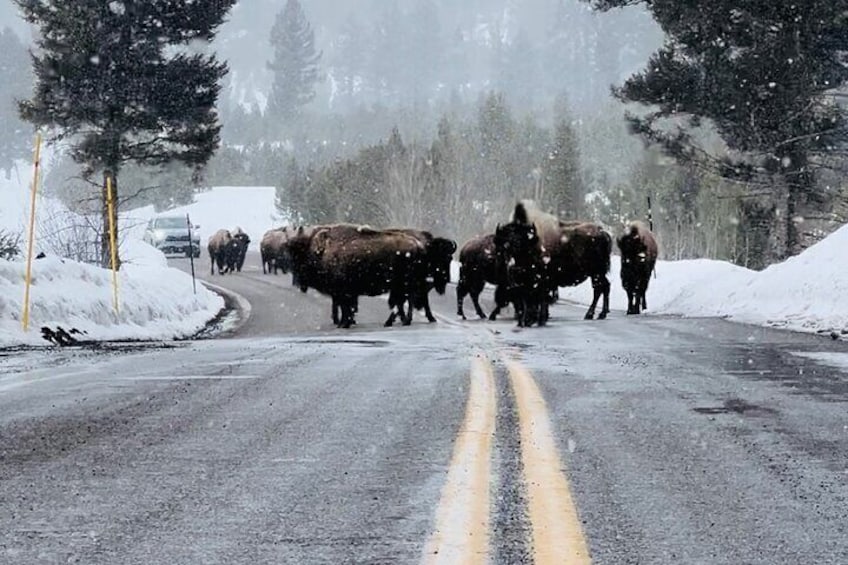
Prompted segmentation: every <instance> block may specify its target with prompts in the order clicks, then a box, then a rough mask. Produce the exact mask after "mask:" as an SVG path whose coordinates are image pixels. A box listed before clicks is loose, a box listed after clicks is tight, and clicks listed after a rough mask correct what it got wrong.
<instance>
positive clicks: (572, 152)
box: [540, 101, 585, 220]
mask: <svg viewBox="0 0 848 565" xmlns="http://www.w3.org/2000/svg"><path fill="white" fill-rule="evenodd" d="M558 106H559V108H558V109H557V112H556V114H557V117H556V124H555V125H554V135H553V142H552V143H551V149H550V152H549V153H548V156H547V159H546V160H545V162H544V164H543V176H542V180H543V182H544V183H545V190H544V198H542V199H540V200H541V201H542V203H543V204H544V206H545V208H550V209H552V210H554V213H555V214H556V215H557V216H559V217H560V218H563V219H569V220H576V219H578V218H581V217H582V214H583V208H584V205H583V202H584V198H585V190H584V187H583V179H582V178H581V173H580V149H579V146H578V143H577V134H576V133H575V131H574V128H573V126H572V118H571V115H570V113H569V112H568V108H567V106H566V105H565V103H564V102H563V101H560V102H559V103H558Z"/></svg>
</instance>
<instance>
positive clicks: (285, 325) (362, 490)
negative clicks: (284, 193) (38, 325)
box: [0, 256, 848, 564]
mask: <svg viewBox="0 0 848 565" xmlns="http://www.w3.org/2000/svg"><path fill="white" fill-rule="evenodd" d="M173 263H174V264H177V265H179V266H180V267H181V268H184V267H185V266H186V264H185V262H184V261H179V260H177V261H173ZM258 263H259V262H258V258H256V257H255V256H252V257H251V258H249V259H248V264H247V269H246V270H245V271H244V272H243V273H241V274H237V275H228V276H225V277H219V276H217V275H216V276H214V277H210V276H209V275H208V264H207V263H205V262H204V260H203V259H201V261H200V263H199V265H198V273H201V272H202V273H203V274H202V276H203V277H205V278H207V279H210V280H213V282H215V283H216V284H218V285H221V286H223V287H226V288H229V289H230V290H231V291H234V292H235V293H238V295H240V296H241V297H243V298H244V299H246V300H247V301H248V302H249V303H250V305H251V312H250V317H249V318H248V319H247V321H246V322H245V323H244V324H243V325H242V326H241V327H240V328H239V329H237V330H236V331H234V332H233V335H232V336H231V337H230V338H228V339H218V340H202V341H196V342H181V343H175V344H168V347H154V346H152V345H151V346H145V345H138V346H129V345H128V346H121V347H117V348H115V349H105V350H97V351H95V350H80V349H71V348H68V349H64V350H50V351H17V352H5V353H3V354H2V355H0V563H6V562H8V563H39V564H40V563H186V564H188V563H421V562H427V563H436V562H439V563H458V562H468V563H485V562H491V563H533V562H536V563H587V562H590V561H591V562H595V563H610V564H617V563H709V564H712V563H727V564H731V563H733V564H736V563H763V564H766V563H768V564H773V563H817V564H818V563H846V562H848V531H846V530H848V409H846V408H848V373H846V372H845V371H846V370H848V369H844V368H841V367H848V347H846V344H845V343H843V342H841V341H832V340H830V339H829V338H823V337H820V336H810V335H801V334H795V333H791V332H783V331H777V330H769V329H763V328H757V327H752V326H745V325H739V324H731V323H728V322H725V321H722V320H713V319H688V320H687V319H677V318H669V317H659V316H642V317H638V318H636V317H629V318H628V317H625V316H624V315H623V314H622V313H620V312H613V313H612V315H611V317H610V319H608V320H606V321H603V322H599V321H594V322H591V321H590V322H587V321H583V320H582V319H581V318H582V309H578V308H573V307H570V306H566V305H557V306H556V307H554V309H553V312H552V314H553V320H552V323H551V326H550V327H548V328H542V329H538V328H531V329H526V330H521V331H518V330H516V329H515V328H514V327H513V323H512V322H510V321H509V320H504V321H499V322H497V323H490V322H481V321H477V320H469V321H467V322H462V321H459V320H457V319H456V317H455V315H454V311H455V303H454V299H453V296H452V290H453V289H449V292H448V296H445V297H439V298H436V299H434V300H433V305H434V309H435V310H436V312H437V315H438V317H439V319H440V322H439V323H436V324H427V323H426V322H425V321H424V319H423V315H421V313H418V314H417V315H416V319H415V321H414V322H413V325H412V326H411V327H396V328H390V329H385V328H383V327H382V322H383V320H384V319H385V317H386V315H387V308H386V306H385V302H384V301H383V300H382V299H380V298H374V299H364V300H363V301H362V302H361V304H360V312H359V314H358V317H357V319H358V322H359V323H358V325H357V326H356V327H355V328H353V329H351V330H337V329H335V328H334V327H333V326H332V323H331V322H330V309H329V301H328V300H327V299H326V298H324V297H321V296H319V295H315V294H313V293H312V292H310V293H308V294H305V295H304V294H302V293H301V292H300V291H298V290H296V289H294V288H292V287H291V285H290V279H289V277H287V276H282V275H279V276H277V277H274V276H270V275H262V273H261V269H260V268H259V267H258ZM620 291H621V290H620V288H619V287H618V285H617V281H615V283H614V290H613V292H620ZM586 292H587V293H589V292H590V290H589V289H587V290H586ZM490 304H491V301H490V299H486V300H484V307H489V306H490ZM469 306H470V305H467V309H468V307H469Z"/></svg>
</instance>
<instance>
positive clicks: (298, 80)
mask: <svg viewBox="0 0 848 565" xmlns="http://www.w3.org/2000/svg"><path fill="white" fill-rule="evenodd" d="M271 46H272V47H273V49H274V58H273V60H272V61H271V62H269V63H268V68H269V69H271V71H272V72H273V74H274V78H273V84H272V85H271V95H270V98H269V101H268V106H269V111H270V113H271V114H272V115H274V116H278V117H280V118H282V119H283V120H291V119H293V118H295V117H297V116H299V114H300V112H301V110H302V108H303V107H304V106H305V105H306V104H308V103H309V102H311V101H312V100H313V98H315V85H316V84H317V83H318V80H319V74H318V62H319V61H320V60H321V53H320V52H316V51H315V33H314V32H313V31H312V26H311V25H310V24H309V21H308V20H307V19H306V14H304V12H303V7H302V6H301V5H300V2H298V0H288V1H287V2H286V7H285V8H284V9H283V10H282V11H281V12H280V13H279V14H277V18H276V20H275V21H274V27H273V28H272V29H271Z"/></svg>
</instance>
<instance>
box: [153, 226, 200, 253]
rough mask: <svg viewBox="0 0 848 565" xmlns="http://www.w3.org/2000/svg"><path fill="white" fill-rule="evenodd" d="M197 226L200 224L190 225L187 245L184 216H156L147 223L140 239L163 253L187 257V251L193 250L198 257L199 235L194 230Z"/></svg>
mask: <svg viewBox="0 0 848 565" xmlns="http://www.w3.org/2000/svg"><path fill="white" fill-rule="evenodd" d="M198 228H200V226H192V228H191V245H189V238H188V234H189V230H188V223H187V221H186V217H185V216H158V217H156V218H153V219H152V220H150V221H149V222H148V223H147V229H145V230H144V237H143V238H142V239H143V240H144V241H145V242H147V243H149V244H150V245H152V246H153V247H155V248H156V249H159V250H160V251H162V253H164V254H165V255H169V254H179V255H185V256H186V257H188V256H189V253H190V252H193V253H194V256H195V257H200V236H199V235H198V233H197V231H196V230H197V229H198Z"/></svg>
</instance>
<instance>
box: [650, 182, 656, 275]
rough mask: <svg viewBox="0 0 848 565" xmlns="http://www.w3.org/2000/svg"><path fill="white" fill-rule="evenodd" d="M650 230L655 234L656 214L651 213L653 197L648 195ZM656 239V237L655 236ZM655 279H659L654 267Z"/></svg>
mask: <svg viewBox="0 0 848 565" xmlns="http://www.w3.org/2000/svg"><path fill="white" fill-rule="evenodd" d="M648 229H649V230H651V233H653V232H654V214H653V212H652V211H651V195H650V194H649V195H648ZM654 237H656V236H654ZM654 278H657V266H656V265H654Z"/></svg>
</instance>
